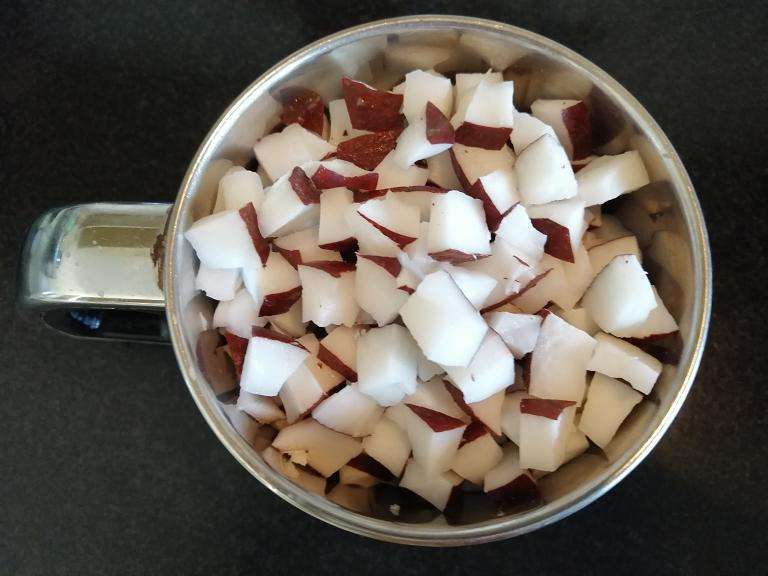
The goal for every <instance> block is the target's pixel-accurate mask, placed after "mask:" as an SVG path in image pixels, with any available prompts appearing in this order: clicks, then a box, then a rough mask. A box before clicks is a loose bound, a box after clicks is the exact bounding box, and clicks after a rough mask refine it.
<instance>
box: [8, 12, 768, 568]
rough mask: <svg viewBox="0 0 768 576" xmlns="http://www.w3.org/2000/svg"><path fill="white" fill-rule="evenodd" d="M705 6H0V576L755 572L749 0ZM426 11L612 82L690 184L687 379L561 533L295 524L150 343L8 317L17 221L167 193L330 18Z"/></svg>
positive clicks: (759, 248)
mask: <svg viewBox="0 0 768 576" xmlns="http://www.w3.org/2000/svg"><path fill="white" fill-rule="evenodd" d="M729 4H732V5H731V6H730V7H728V8H725V4H724V3H721V2H695V3H694V2H686V3H683V2H676V3H672V2H657V1H651V2H642V3H635V2H619V1H585V2H546V1H544V2H542V1H536V2H529V1H525V0H520V1H515V2H510V1H508V0H507V1H497V2H493V1H487V2H485V1H477V0H470V1H468V2H414V1H411V2H400V1H390V2H373V3H370V2H321V1H317V2H299V1H291V0H284V1H281V2H274V3H273V2H245V1H237V2H235V1H232V2H189V1H186V2H162V1H161V2H158V1H154V2H147V1H144V0H132V1H129V2H82V1H79V0H78V1H75V0H71V1H69V2H14V3H11V2H5V3H3V4H2V7H0V54H2V56H1V57H0V60H1V61H2V64H3V72H2V73H1V74H0V133H1V135H2V138H0V151H1V153H0V159H1V160H0V190H2V195H3V200H4V202H3V209H2V210H1V211H0V303H2V304H3V306H2V307H1V308H0V324H1V325H2V326H3V328H4V329H3V331H2V336H0V340H1V341H2V346H0V366H2V368H0V397H1V398H2V400H0V422H2V427H1V428H0V430H1V432H0V463H1V464H0V470H2V471H1V472H0V574H3V575H4V574H14V575H16V574H18V575H22V574H23V575H27V574H78V575H84V574H99V575H107V574H149V573H153V574H239V573H251V572H252V573H260V574H269V575H276V574H292V575H295V574H314V573H317V574H320V573H322V574H336V575H343V574H351V573H353V572H357V573H364V574H373V573H379V572H380V573H391V574H397V575H412V574H413V575H415V574H440V575H441V576H448V575H452V574H468V573H471V572H482V573H504V574H512V573H529V574H570V573H583V574H597V573H615V574H631V573H645V574H671V573H688V574H736V573H739V574H750V573H752V574H757V573H764V571H765V563H766V561H768V553H767V552H766V545H765V536H764V534H765V516H766V512H768V507H767V506H766V494H765V492H766V488H767V487H768V484H767V483H766V472H765V469H766V465H767V464H768V458H767V457H766V456H767V455H768V422H767V421H766V410H767V409H768V402H766V400H768V394H766V390H767V389H768V385H767V384H766V380H765V377H766V373H767V372H768V365H767V364H766V356H768V354H766V329H765V325H766V307H767V306H768V299H767V298H766V288H765V286H766V280H768V274H767V273H766V265H767V264H768V263H767V262H766V258H765V246H764V244H765V240H766V233H765V226H766V222H767V220H768V210H766V208H767V207H768V201H766V197H765V194H766V192H765V182H766V179H767V178H768V156H767V155H766V149H768V139H767V138H766V128H765V123H766V106H765V102H766V100H765V95H766V93H768V82H767V81H766V78H767V76H766V73H765V54H766V43H765V36H766V32H768V30H766V23H767V22H768V8H766V6H767V5H766V4H765V3H764V2H740V3H729ZM430 12H432V13H460V14H467V15H475V16H483V17H488V18H494V19H497V20H501V21H505V22H509V23H513V24H516V25H518V26H522V27H524V28H528V29H530V30H533V31H535V32H538V33H541V34H544V35H546V36H549V37H551V38H553V39H555V40H557V41H559V42H561V43H563V44H566V45H567V46H570V47H571V48H573V49H575V50H576V51H578V52H580V53H581V54H583V55H585V56H586V57H588V58H590V59H591V60H593V61H594V62H595V63H597V64H598V65H599V66H601V67H602V68H604V69H605V70H607V71H608V72H609V73H610V74H612V75H613V76H614V77H616V78H617V79H618V80H619V81H620V82H622V83H623V84H624V86H626V87H627V88H628V89H629V90H630V91H631V92H633V93H634V94H635V95H636V96H637V97H638V98H639V100H640V101H641V102H642V103H643V104H644V105H645V106H646V107H647V108H648V109H649V111H650V112H651V114H653V115H654V117H655V118H656V120H657V121H658V122H659V124H660V125H661V126H662V128H663V129H664V130H665V131H666V133H667V134H668V135H669V137H670V139H671V140H672V142H673V143H674V144H675V146H676V147H677V150H678V151H679V153H680V155H681V156H682V158H683V161H684V162H685V164H686V166H687V168H688V170H689V172H690V174H691V177H692V179H693V182H694V184H695V185H696V187H697V190H698V194H699V197H700V199H701V202H702V205H703V208H704V212H705V216H706V218H707V222H708V225H709V232H710V236H711V241H712V249H713V259H714V270H715V303H714V309H713V315H712V326H711V330H710V337H709V344H708V346H707V351H706V354H705V357H704V360H703V363H702V365H701V370H700V372H699V377H698V379H697V381H696V384H695V386H694V388H693V390H692V392H691V394H690V396H689V399H688V401H687V402H686V404H685V406H684V407H683V410H682V412H681V413H680V416H679V417H678V419H677V420H676V422H675V423H674V425H673V427H672V428H671V430H670V431H669V432H668V433H667V434H666V436H665V437H664V438H663V440H662V441H661V442H660V443H659V445H658V447H657V448H656V449H655V450H654V452H653V453H652V454H651V455H650V457H648V459H647V460H645V462H643V464H642V465H640V466H639V467H638V469H637V470H636V471H634V472H633V473H632V474H631V475H630V476H629V477H628V478H627V479H626V480H624V481H623V482H622V483H621V484H620V485H619V486H618V487H616V488H615V489H614V490H612V491H611V492H610V493H609V494H608V495H607V496H604V497H603V498H601V499H600V500H598V501H597V502H595V503H594V504H592V505H590V506H589V507H588V508H587V509H585V510H583V511H581V512H578V513H576V514H575V515H573V516H571V517H569V518H568V519H566V520H564V521H562V522H559V523H557V524H555V525H553V526H550V527H548V528H545V529H543V530H540V531H538V532H536V533H534V534H530V535H528V536H524V537H521V538H518V539H516V540H513V541H507V542H501V543H495V544H489V545H484V546H480V547H476V548H470V549H446V550H423V549H412V548H407V547H402V546H395V545H390V544H381V543H377V542H373V541H369V540H365V539H363V538H360V537H358V536H354V535H350V534H346V533H344V532H341V531H339V530H337V529H335V528H332V527H330V526H327V525H325V524H324V523H322V522H320V521H318V520H315V519H313V518H310V517H309V516H307V515H305V514H304V513H302V512H300V511H298V510H296V509H294V508H292V507H291V506H289V505H287V504H285V503H283V502H282V501H281V500H280V499H279V498H277V497H276V496H274V495H273V494H271V493H270V492H269V491H267V490H266V489H265V488H263V487H262V486H261V485H260V484H259V483H258V482H256V481H255V480H253V479H252V478H251V477H250V476H249V475H248V473H247V472H246V471H245V470H244V469H243V468H242V467H241V466H240V465H239V464H237V462H236V461H235V460H234V459H233V458H232V457H231V456H230V455H229V453H228V452H227V451H226V450H225V449H224V448H223V447H222V446H221V445H220V444H219V442H218V440H217V439H216V438H215V437H214V435H213V434H212V433H211V431H210V430H209V428H208V426H207V425H206V424H205V422H204V421H203V419H202V418H201V417H200V415H199V414H198V412H197V409H196V408H195V406H194V404H193V402H192V400H191V398H190V397H189V395H188V393H187V391H186V388H185V386H184V384H183V382H182V380H181V377H180V375H179V372H178V370H177V369H176V365H175V361H174V357H173V353H172V351H171V349H170V348H169V347H165V346H142V345H134V344H115V343H88V342H83V341H78V340H73V339H69V338H66V337H63V336H60V335H57V334H55V333H53V332H51V331H49V330H47V329H44V328H43V327H42V326H40V325H38V324H35V323H32V322H29V321H27V320H23V319H20V318H18V317H17V316H16V314H15V311H14V308H13V301H14V298H15V274H16V265H17V258H18V252H19V245H20V242H21V239H22V237H23V234H24V231H25V229H26V227H27V226H28V225H29V224H30V223H31V222H32V220H33V219H34V218H35V216H37V215H38V214H39V213H40V212H42V211H44V210H45V209H47V208H49V207H52V206H56V205H60V204H68V203H77V202H91V201H98V200H125V201H131V200H156V201H157V200H161V201H170V200H172V199H173V197H174V194H175V191H176V189H177V187H178V184H179V182H180V181H181V178H182V175H183V173H184V171H185V169H186V165H187V162H188V161H189V159H190V158H191V157H192V155H193V154H194V152H195V149H196V147H197V145H198V143H199V142H200V140H201V139H202V138H203V136H204V135H205V133H206V131H207V130H208V128H209V127H210V125H211V124H212V123H213V122H214V121H215V119H216V118H217V116H218V115H219V113H220V112H221V111H222V110H223V109H224V108H225V106H226V105H227V104H228V102H229V101H230V100H231V99H232V98H234V97H235V96H236V95H237V94H238V93H239V92H240V91H241V90H242V89H243V87H245V86H246V85H247V84H248V83H250V82H251V81H252V80H253V79H254V78H255V77H256V76H258V75H259V74H260V73H261V72H262V71H264V70H265V69H266V68H267V67H269V66H270V65H272V64H273V63H274V62H276V61H277V60H279V59H280V58H282V57H283V56H285V55H287V54H289V53H290V52H292V51H293V50H296V49H298V48H300V47H301V46H303V45H304V44H306V43H308V42H310V41H313V40H316V39H318V38H320V37H321V36H324V35H326V34H328V33H331V32H334V31H337V30H339V29H341V28H344V27H347V26H350V25H353V24H358V23H362V22H364V21H367V20H372V19H377V18H382V17H386V16H393V15H402V14H416V13H430ZM760 478H762V480H760Z"/></svg>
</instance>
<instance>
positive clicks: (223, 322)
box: [213, 288, 267, 338]
mask: <svg viewBox="0 0 768 576" xmlns="http://www.w3.org/2000/svg"><path fill="white" fill-rule="evenodd" d="M259 307H260V306H259V303H258V302H254V300H253V297H251V295H250V294H249V293H248V291H247V290H245V289H244V288H241V289H240V290H239V291H238V292H237V294H235V297H234V298H233V299H232V300H225V301H222V302H219V304H218V305H217V306H216V310H215V311H214V313H213V327H214V328H226V329H227V330H229V331H230V332H231V333H232V334H235V335H237V336H240V338H250V337H251V328H252V327H253V326H264V324H266V323H267V321H266V319H263V318H260V317H259Z"/></svg>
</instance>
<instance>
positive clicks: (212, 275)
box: [195, 263, 242, 300]
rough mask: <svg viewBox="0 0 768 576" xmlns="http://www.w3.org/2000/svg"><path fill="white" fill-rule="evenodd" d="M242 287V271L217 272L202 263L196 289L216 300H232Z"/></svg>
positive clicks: (234, 269)
mask: <svg viewBox="0 0 768 576" xmlns="http://www.w3.org/2000/svg"><path fill="white" fill-rule="evenodd" d="M241 285H242V279H241V277H240V270H238V269H237V268H226V269H220V270H216V269H214V268H209V267H208V266H206V265H205V264H203V263H200V268H199V269H198V270H197V275H196V276H195V288H197V289H198V290H202V291H203V292H205V295H206V296H208V298H213V299H214V300H232V298H234V297H235V294H237V291H238V290H239V289H240V286H241Z"/></svg>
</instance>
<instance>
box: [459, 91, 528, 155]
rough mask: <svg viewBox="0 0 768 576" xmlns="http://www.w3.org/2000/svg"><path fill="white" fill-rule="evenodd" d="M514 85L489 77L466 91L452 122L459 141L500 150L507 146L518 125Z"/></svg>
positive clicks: (462, 95)
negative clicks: (515, 120) (516, 123)
mask: <svg viewBox="0 0 768 576" xmlns="http://www.w3.org/2000/svg"><path fill="white" fill-rule="evenodd" d="M514 111H515V108H514V84H513V82H498V81H497V80H496V78H494V77H490V76H486V77H484V78H482V79H481V80H480V81H479V82H478V83H477V84H476V85H475V86H474V87H472V88H469V89H468V90H463V91H462V93H461V96H460V101H459V103H458V106H457V110H456V113H455V114H454V116H453V118H451V124H453V126H454V127H455V128H456V129H457V142H460V143H461V144H465V145H467V146H475V147H479V148H485V149H487V150H498V149H500V148H501V147H502V146H504V144H505V142H506V141H507V138H509V134H510V132H511V131H512V126H513V124H514Z"/></svg>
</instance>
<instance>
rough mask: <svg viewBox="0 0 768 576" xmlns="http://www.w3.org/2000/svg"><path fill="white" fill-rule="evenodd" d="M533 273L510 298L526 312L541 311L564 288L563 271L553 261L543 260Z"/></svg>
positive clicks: (521, 310)
mask: <svg viewBox="0 0 768 576" xmlns="http://www.w3.org/2000/svg"><path fill="white" fill-rule="evenodd" d="M531 273H532V274H533V277H532V278H531V279H530V280H529V281H528V282H527V283H526V284H525V285H524V286H523V287H522V288H521V289H520V291H519V292H518V293H517V294H515V295H514V296H513V297H512V298H510V301H511V303H512V304H513V305H514V306H515V307H517V308H518V309H519V310H520V312H522V313H524V314H535V313H537V312H539V311H540V310H541V309H542V308H544V307H545V306H546V305H547V304H548V303H549V302H551V301H552V297H553V296H556V295H557V294H559V293H560V292H561V291H562V289H563V276H562V271H561V270H560V267H559V266H554V265H553V264H552V263H551V261H547V260H546V259H544V260H542V261H541V262H539V264H538V266H537V267H536V268H535V269H533V270H532V271H531ZM485 311H486V312H488V311H489V310H485Z"/></svg>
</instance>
